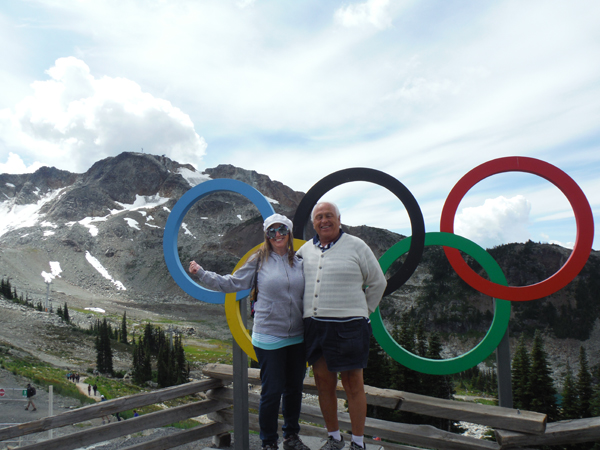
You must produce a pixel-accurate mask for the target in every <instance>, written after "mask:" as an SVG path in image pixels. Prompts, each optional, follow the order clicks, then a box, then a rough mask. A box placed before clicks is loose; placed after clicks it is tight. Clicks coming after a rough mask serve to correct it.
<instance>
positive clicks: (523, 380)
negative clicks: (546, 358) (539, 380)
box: [511, 334, 532, 410]
mask: <svg viewBox="0 0 600 450" xmlns="http://www.w3.org/2000/svg"><path fill="white" fill-rule="evenodd" d="M530 370H531V363H530V361H529V355H528V353H527V348H526V347H525V334H521V337H520V338H519V342H518V343H517V348H516V349H515V355H514V356H513V361H512V377H511V380H512V391H513V403H514V407H515V408H520V409H526V410H527V409H529V408H530V405H531V399H532V398H531V392H530V391H529V373H530Z"/></svg>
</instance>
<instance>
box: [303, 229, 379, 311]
mask: <svg viewBox="0 0 600 450" xmlns="http://www.w3.org/2000/svg"><path fill="white" fill-rule="evenodd" d="M297 255H298V256H300V257H301V258H302V259H303V260H304V318H307V317H314V318H316V319H318V318H327V317H369V315H370V314H371V313H372V312H373V311H375V309H377V306H378V305H379V302H380V301H381V297H382V295H383V291H384V290H385V287H386V285H387V282H386V280H385V276H384V275H383V272H382V270H381V267H380V266H379V263H378V262H377V258H375V255H374V254H373V252H372V251H371V249H370V248H369V247H368V246H367V244H365V243H364V241H362V240H361V239H359V238H357V237H356V236H351V235H349V234H347V233H344V234H342V236H341V237H340V239H339V240H338V241H337V242H336V243H335V244H334V245H333V246H332V247H331V248H330V249H328V250H326V251H324V252H322V251H321V249H320V248H319V247H318V246H316V245H314V243H313V241H312V240H310V241H308V242H307V243H305V244H304V245H303V246H302V248H300V250H298V253H297ZM363 289H364V290H363Z"/></svg>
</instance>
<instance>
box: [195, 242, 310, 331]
mask: <svg viewBox="0 0 600 450" xmlns="http://www.w3.org/2000/svg"><path fill="white" fill-rule="evenodd" d="M256 265H257V259H256V258H252V257H251V260H250V261H248V262H247V263H246V264H244V265H243V266H242V267H240V268H239V269H238V270H237V271H236V272H235V273H233V274H230V275H219V274H216V273H214V272H209V271H207V270H204V269H202V268H201V269H200V270H199V271H198V273H197V276H198V279H199V280H200V282H201V283H202V284H204V285H205V286H206V287H208V288H209V289H212V290H215V291H220V292H226V293H230V292H238V291H242V290H244V289H250V288H251V287H252V285H253V280H254V274H255V272H256ZM303 294H304V275H303V273H302V260H301V259H299V258H297V257H295V256H294V266H293V267H290V264H289V262H288V256H287V254H286V255H284V256H280V255H278V254H277V253H274V252H271V253H270V254H269V257H268V258H267V260H266V261H264V262H263V264H262V266H261V267H260V268H259V270H258V297H257V301H256V303H255V305H254V327H253V331H254V332H257V333H261V334H268V335H270V336H277V337H281V338H289V337H295V336H299V335H302V334H304V325H303V321H302V315H303V301H302V296H303Z"/></svg>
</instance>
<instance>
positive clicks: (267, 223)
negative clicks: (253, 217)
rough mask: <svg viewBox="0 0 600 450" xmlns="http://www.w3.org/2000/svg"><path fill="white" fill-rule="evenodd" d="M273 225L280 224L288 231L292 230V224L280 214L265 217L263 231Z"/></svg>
mask: <svg viewBox="0 0 600 450" xmlns="http://www.w3.org/2000/svg"><path fill="white" fill-rule="evenodd" d="M274 223H282V224H284V225H285V226H286V227H288V228H289V229H290V231H291V230H292V228H294V224H293V223H292V221H291V220H290V219H288V218H287V217H285V216H283V215H281V214H273V215H272V216H269V217H267V219H266V220H265V221H264V222H263V231H267V229H268V228H269V227H270V226H271V225H273V224H274Z"/></svg>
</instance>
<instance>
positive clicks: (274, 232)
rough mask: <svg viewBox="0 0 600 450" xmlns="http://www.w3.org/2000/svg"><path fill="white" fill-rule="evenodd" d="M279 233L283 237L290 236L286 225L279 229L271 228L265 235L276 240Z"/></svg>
mask: <svg viewBox="0 0 600 450" xmlns="http://www.w3.org/2000/svg"><path fill="white" fill-rule="evenodd" d="M277 232H279V234H280V235H282V236H287V235H288V234H290V229H289V228H288V227H286V226H285V225H280V226H279V227H278V228H269V229H268V230H267V231H266V233H265V234H266V235H267V237H268V238H269V239H275V236H277Z"/></svg>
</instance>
